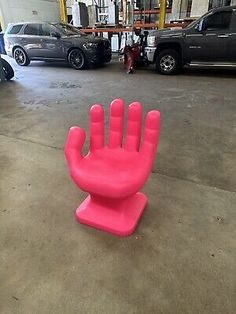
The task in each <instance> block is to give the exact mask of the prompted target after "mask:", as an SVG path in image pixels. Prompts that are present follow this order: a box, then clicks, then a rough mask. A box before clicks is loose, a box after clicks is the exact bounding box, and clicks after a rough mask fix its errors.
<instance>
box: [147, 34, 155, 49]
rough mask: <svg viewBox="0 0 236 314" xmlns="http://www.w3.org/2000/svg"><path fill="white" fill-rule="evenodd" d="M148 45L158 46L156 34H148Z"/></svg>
mask: <svg viewBox="0 0 236 314" xmlns="http://www.w3.org/2000/svg"><path fill="white" fill-rule="evenodd" d="M147 45H148V46H151V47H155V46H156V36H148V38H147Z"/></svg>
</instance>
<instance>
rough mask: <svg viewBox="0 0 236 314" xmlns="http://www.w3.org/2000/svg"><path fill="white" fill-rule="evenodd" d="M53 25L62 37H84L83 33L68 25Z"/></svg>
mask: <svg viewBox="0 0 236 314" xmlns="http://www.w3.org/2000/svg"><path fill="white" fill-rule="evenodd" d="M54 25H55V26H56V28H57V29H58V30H59V31H60V32H61V33H62V34H63V35H64V36H74V35H85V33H83V32H81V31H80V30H78V29H77V28H76V27H74V26H73V25H70V24H64V23H56V24H54Z"/></svg>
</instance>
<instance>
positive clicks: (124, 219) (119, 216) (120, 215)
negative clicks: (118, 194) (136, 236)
mask: <svg viewBox="0 0 236 314" xmlns="http://www.w3.org/2000/svg"><path fill="white" fill-rule="evenodd" d="M146 204H147V197H146V195H145V194H143V193H141V192H138V193H136V194H134V195H132V196H130V197H128V198H126V199H123V200H116V199H114V200H108V201H107V202H106V200H102V201H101V202H100V201H99V198H98V199H96V200H94V199H93V197H91V196H90V195H89V196H88V197H87V198H86V199H85V200H84V201H83V203H82V204H81V205H80V206H79V207H78V208H77V210H76V214H75V216H76V219H77V220H78V221H79V222H80V223H82V224H85V225H89V226H90V227H94V228H96V229H100V230H103V231H106V232H109V233H112V234H115V235H118V236H123V237H124V236H129V235H130V234H132V233H133V232H134V230H135V228H136V226H137V223H138V221H139V219H140V217H141V215H142V213H143V211H144V208H145V206H146Z"/></svg>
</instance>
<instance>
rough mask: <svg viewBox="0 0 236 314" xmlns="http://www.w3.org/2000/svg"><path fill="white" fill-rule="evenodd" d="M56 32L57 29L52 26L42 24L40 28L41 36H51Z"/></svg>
mask: <svg viewBox="0 0 236 314" xmlns="http://www.w3.org/2000/svg"><path fill="white" fill-rule="evenodd" d="M55 31H57V29H56V28H55V27H54V26H52V25H50V24H41V25H40V28H39V34H40V36H51V33H52V32H55Z"/></svg>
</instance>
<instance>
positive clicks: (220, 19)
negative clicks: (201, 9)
mask: <svg viewBox="0 0 236 314" xmlns="http://www.w3.org/2000/svg"><path fill="white" fill-rule="evenodd" d="M231 15H232V12H231V11H225V12H218V13H214V14H212V15H210V16H208V17H207V18H206V19H205V20H204V22H203V27H204V30H218V29H219V30H220V29H229V26H230V21H231Z"/></svg>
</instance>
